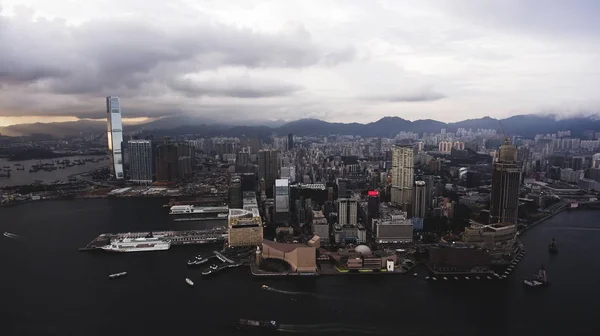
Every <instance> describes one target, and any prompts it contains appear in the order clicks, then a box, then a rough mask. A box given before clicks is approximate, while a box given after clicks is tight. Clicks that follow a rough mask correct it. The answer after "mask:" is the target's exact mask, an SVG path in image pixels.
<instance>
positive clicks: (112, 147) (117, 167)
mask: <svg viewBox="0 0 600 336" xmlns="http://www.w3.org/2000/svg"><path fill="white" fill-rule="evenodd" d="M106 116H107V118H106V121H107V126H108V127H107V130H108V132H107V136H108V157H109V159H110V173H111V175H112V176H113V177H114V178H115V179H117V180H122V179H123V178H124V177H125V174H124V171H123V150H122V146H123V122H122V120H121V102H120V100H119V97H106Z"/></svg>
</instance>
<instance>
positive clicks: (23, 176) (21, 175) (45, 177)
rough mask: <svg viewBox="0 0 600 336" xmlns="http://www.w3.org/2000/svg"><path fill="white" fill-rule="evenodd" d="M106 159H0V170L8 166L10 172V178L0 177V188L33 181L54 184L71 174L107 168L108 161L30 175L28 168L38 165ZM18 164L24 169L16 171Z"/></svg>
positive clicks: (86, 157)
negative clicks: (76, 160)
mask: <svg viewBox="0 0 600 336" xmlns="http://www.w3.org/2000/svg"><path fill="white" fill-rule="evenodd" d="M104 157H106V156H105V155H101V156H70V157H61V158H56V159H52V160H50V159H47V160H25V161H8V160H7V159H0V170H3V169H4V168H2V167H4V166H10V169H12V171H11V172H10V177H0V187H4V186H15V185H24V184H30V183H33V181H35V180H40V181H43V182H54V181H56V180H60V181H66V180H67V179H68V177H69V175H72V174H80V173H85V172H88V171H92V170H96V169H99V168H102V167H108V160H102V161H98V162H96V163H94V162H86V163H85V164H84V165H76V166H73V167H66V168H65V169H57V170H53V171H49V172H47V171H43V170H40V171H38V172H37V173H30V172H29V168H31V166H32V165H34V164H38V163H40V162H41V163H51V162H52V161H55V160H61V161H62V160H65V159H69V160H71V161H73V160H75V159H100V158H104ZM15 163H20V164H22V165H23V167H25V170H17V168H20V167H17V166H15V165H14V164H15Z"/></svg>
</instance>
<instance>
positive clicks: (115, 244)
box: [101, 233, 171, 252]
mask: <svg viewBox="0 0 600 336" xmlns="http://www.w3.org/2000/svg"><path fill="white" fill-rule="evenodd" d="M170 247H171V241H170V240H168V239H164V238H155V237H153V236H152V233H149V234H148V235H147V236H146V237H141V238H119V239H113V240H111V242H110V244H109V245H104V246H102V247H101V248H102V249H103V250H104V251H109V252H144V251H164V250H168V249H169V248H170Z"/></svg>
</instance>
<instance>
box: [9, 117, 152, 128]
mask: <svg viewBox="0 0 600 336" xmlns="http://www.w3.org/2000/svg"><path fill="white" fill-rule="evenodd" d="M155 119H157V118H148V117H139V118H123V123H124V124H128V125H137V124H143V123H147V122H150V121H153V120H155ZM79 120H90V121H94V120H96V121H105V120H106V119H88V118H77V117H71V116H63V117H41V116H22V117H0V127H6V126H12V125H20V124H34V123H43V124H48V123H54V122H67V121H79Z"/></svg>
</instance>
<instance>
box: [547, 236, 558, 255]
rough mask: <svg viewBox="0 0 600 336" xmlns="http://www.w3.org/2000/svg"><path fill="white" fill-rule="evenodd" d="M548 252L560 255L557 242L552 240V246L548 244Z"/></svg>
mask: <svg viewBox="0 0 600 336" xmlns="http://www.w3.org/2000/svg"><path fill="white" fill-rule="evenodd" d="M548 251H549V252H550V253H552V254H556V253H558V245H556V240H555V239H554V238H552V241H551V242H550V244H548Z"/></svg>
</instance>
